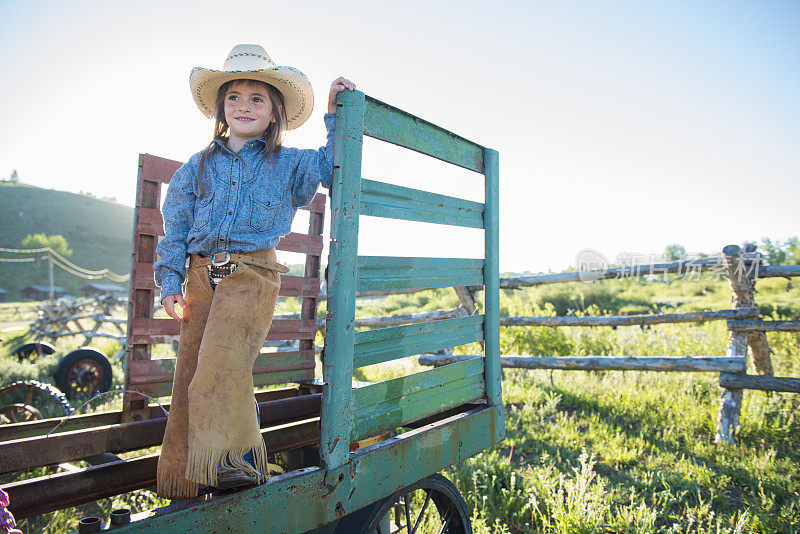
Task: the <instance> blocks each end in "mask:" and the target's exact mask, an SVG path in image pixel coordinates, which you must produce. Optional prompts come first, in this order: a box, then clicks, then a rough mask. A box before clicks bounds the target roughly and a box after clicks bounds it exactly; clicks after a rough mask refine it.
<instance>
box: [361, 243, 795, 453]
mask: <svg viewBox="0 0 800 534" xmlns="http://www.w3.org/2000/svg"><path fill="white" fill-rule="evenodd" d="M760 262H761V256H760V254H757V253H755V247H754V246H752V245H745V247H744V248H741V247H738V246H736V245H729V246H727V247H725V248H724V249H723V254H722V255H721V256H720V257H717V258H702V259H699V260H691V261H689V260H687V261H677V262H670V263H660V264H650V265H636V266H626V267H619V268H610V269H604V270H593V271H573V272H566V273H557V274H543V275H534V276H521V277H515V278H503V279H501V281H500V287H501V288H503V289H520V288H523V287H530V286H539V285H545V284H556V283H565V282H587V281H594V280H603V279H612V278H626V277H633V276H642V275H662V274H679V275H680V274H682V273H683V274H687V273H694V272H696V273H701V272H703V271H712V270H716V271H720V273H724V274H725V275H727V277H728V279H729V281H730V288H731V293H732V295H733V308H732V309H729V310H716V311H700V312H689V313H666V314H657V315H656V314H649V315H625V316H604V317H501V318H500V325H501V326H534V327H536V326H538V327H541V326H549V327H558V326H626V325H652V324H663V323H689V322H691V323H699V322H705V321H718V320H725V321H727V327H728V330H729V340H728V349H727V354H726V355H725V356H704V355H703V356H700V355H698V356H696V357H691V358H675V357H595V356H586V357H536V356H502V357H501V358H500V362H501V366H502V367H512V368H524V369H562V370H580V371H588V370H623V371H665V372H670V371H673V372H674V371H691V372H715V373H719V385H720V388H721V393H720V401H719V412H718V417H717V431H716V441H717V442H718V443H733V442H734V440H735V437H736V429H737V427H738V424H739V414H740V412H741V406H742V399H743V390H745V389H759V390H765V391H781V392H794V393H800V379H798V378H788V377H775V376H772V375H773V368H772V361H771V357H770V349H769V345H768V344H767V339H766V334H765V332H798V331H800V321H764V320H761V318H760V314H759V309H758V307H757V306H756V303H755V298H754V284H755V280H756V279H758V278H771V277H785V278H787V279H788V278H790V277H793V276H800V265H788V266H784V265H781V266H762V265H760ZM478 289H480V288H476V287H462V288H458V290H457V291H456V292H457V294H458V296H459V299H460V301H461V304H462V308H460V310H461V313H464V314H472V313H475V311H474V310H475V291H476V290H478ZM457 310H459V308H457V309H455V310H438V311H437V312H426V313H427V314H432V313H457ZM415 315H423V314H415ZM408 318H410V319H415V318H414V317H408ZM377 319H378V318H371V320H370V321H368V322H369V323H370V325H371V324H372V323H373V322H376V320H377ZM386 319H387V320H393V318H386ZM365 326H366V325H365ZM748 354H749V357H750V359H751V361H752V362H753V367H754V369H755V371H756V373H757V374H755V375H748V374H747V371H746V370H747V359H748ZM474 357H475V356H457V355H455V356H454V355H447V354H445V355H442V354H425V355H422V356H421V357H420V359H419V361H420V363H421V364H423V365H433V366H437V365H445V364H448V363H454V362H456V361H462V360H466V359H470V358H474Z"/></svg>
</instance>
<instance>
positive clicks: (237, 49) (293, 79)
mask: <svg viewBox="0 0 800 534" xmlns="http://www.w3.org/2000/svg"><path fill="white" fill-rule="evenodd" d="M241 79H246V80H258V81H260V82H264V83H268V84H270V85H271V86H273V87H275V88H276V89H277V90H278V91H280V92H281V93H282V94H283V99H284V101H285V103H286V118H287V119H288V120H289V124H288V126H287V127H288V129H290V130H293V129H295V128H297V127H298V126H300V125H301V124H303V123H304V122H305V121H306V119H308V117H309V116H310V115H311V110H312V109H313V108H314V90H313V89H312V88H311V83H310V82H309V81H308V78H306V75H305V74H303V73H302V72H300V71H299V70H297V69H295V68H292V67H280V66H276V65H275V62H274V61H272V59H271V58H270V57H269V55H267V52H266V50H264V48H262V47H261V46H259V45H252V44H241V45H236V46H234V47H233V50H231V53H230V54H228V57H227V58H226V59H225V64H224V65H223V66H222V70H212V69H204V68H202V67H195V68H193V69H192V72H191V74H190V75H189V87H190V89H191V90H192V96H193V97H194V102H195V104H197V107H198V108H200V111H202V112H203V114H204V115H205V116H206V117H208V118H211V117H212V116H213V114H214V103H215V102H216V100H217V92H218V91H219V88H220V87H221V86H222V84H224V83H226V82H229V81H231V80H241Z"/></svg>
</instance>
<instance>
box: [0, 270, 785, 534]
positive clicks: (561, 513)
mask: <svg viewBox="0 0 800 534" xmlns="http://www.w3.org/2000/svg"><path fill="white" fill-rule="evenodd" d="M553 288H556V289H553ZM681 289H683V292H681ZM758 290H759V293H758V295H757V297H756V298H757V300H758V302H759V304H760V305H761V307H762V311H765V312H768V313H770V314H774V315H773V316H774V317H775V318H778V317H783V318H796V317H797V316H798V303H800V299H798V297H800V292H799V290H798V289H797V288H795V287H790V288H788V290H787V286H786V282H785V281H782V280H763V281H761V282H759V285H758ZM556 297H558V298H556ZM559 299H560V300H559ZM559 302H560V303H561V304H559ZM650 302H661V303H670V304H669V306H666V305H665V306H662V307H661V309H664V310H668V311H690V310H696V309H720V308H728V307H730V293H729V290H728V288H727V283H726V282H725V281H715V280H702V281H699V282H683V283H682V284H681V282H671V283H666V284H644V283H640V282H638V281H635V280H621V281H616V280H615V281H607V282H604V283H603V284H589V285H578V284H563V285H561V286H551V287H550V288H530V289H526V290H523V291H516V292H512V291H504V292H502V295H501V307H502V312H501V313H502V314H503V315H506V314H509V315H542V314H551V315H552V314H555V313H556V312H557V311H558V306H559V305H564V306H568V308H569V310H572V311H571V313H575V314H588V315H599V314H604V313H605V314H608V313H614V314H616V313H625V312H626V311H630V310H637V309H639V308H638V307H639V306H642V305H644V306H649V304H642V303H650ZM457 305H458V300H457V298H456V297H455V295H454V294H453V292H452V291H451V290H432V291H426V292H422V293H417V294H410V295H392V296H389V297H384V298H375V299H363V300H360V301H359V306H358V310H357V315H358V316H378V315H387V314H403V313H413V312H419V311H425V310H431V309H439V308H447V307H455V306H457ZM479 305H480V303H479ZM655 309H656V308H655V307H647V308H646V310H655ZM3 310H4V308H2V307H0V314H2V313H3ZM298 310H299V302H298V301H297V300H296V299H288V300H287V301H285V302H283V303H282V304H281V307H280V309H279V310H278V311H279V312H282V313H289V312H296V311H298ZM569 310H568V311H569ZM9 313H10V312H9ZM323 313H324V311H323ZM727 336H728V332H727V330H726V328H725V323H724V322H722V321H717V322H709V323H704V324H700V325H694V324H665V325H656V326H653V327H648V328H639V327H619V328H616V329H614V328H610V327H602V328H588V327H573V328H558V329H554V328H526V327H513V328H503V329H501V352H502V353H504V354H537V355H562V356H564V355H582V354H585V355H588V354H595V355H615V356H622V355H639V356H655V355H665V356H696V355H723V354H724V353H725V349H726V343H727ZM767 337H768V341H769V343H770V346H771V348H772V350H773V353H774V354H773V355H772V359H773V364H774V367H775V369H776V374H778V375H781V376H795V377H796V376H800V334H796V333H768V334H767ZM318 343H321V339H318ZM110 349H111V347H109V350H110ZM479 350H480V348H479V346H478V345H477V344H472V345H469V346H464V347H458V348H456V353H477V352H479ZM4 366H5V367H4ZM26 366H28V367H26ZM424 369H425V368H424V367H422V366H420V365H419V363H418V362H417V360H416V358H413V357H411V358H403V359H401V360H398V361H396V362H391V363H388V364H380V365H375V366H369V367H365V368H362V369H358V370H356V372H355V377H356V378H357V379H360V380H367V381H382V380H388V379H391V378H395V377H398V376H404V375H408V374H411V373H415V372H419V371H422V370H424ZM47 370H48V368H47V365H46V364H44V363H39V364H37V365H31V364H19V363H17V362H9V361H8V357H7V352H2V353H0V373H2V375H3V376H5V375H6V373H10V374H15V375H16V376H22V375H24V374H25V373H27V375H25V376H28V375H31V376H34V375H36V373H42V374H46V373H47ZM120 377H121V375H120ZM45 378H46V377H45ZM117 378H118V377H116V376H115V379H117ZM116 386H117V384H115V387H116ZM718 395H719V388H718V386H717V384H716V383H715V375H714V374H713V373H655V372H650V373H637V372H616V371H614V372H582V371H552V372H550V371H524V370H510V369H507V370H505V371H504V381H503V396H504V402H505V404H506V408H507V410H506V432H507V439H506V440H505V441H504V442H503V443H501V444H500V445H498V446H497V447H495V448H494V449H492V450H488V451H484V452H482V453H480V454H478V455H476V456H475V457H473V458H470V459H469V460H467V461H465V462H462V463H461V464H460V465H456V466H453V467H452V468H450V469H447V470H446V471H445V474H446V475H447V476H448V477H450V478H451V480H453V481H454V482H455V483H456V485H457V486H458V487H459V489H460V491H461V492H462V493H463V494H464V496H465V498H466V500H467V502H468V504H469V506H470V511H471V514H472V517H473V529H474V532H475V533H476V534H487V533H503V532H506V533H514V534H518V533H520V534H521V533H527V532H559V533H590V532H591V533H594V532H597V533H600V532H632V533H633V532H665V533H678V532H681V533H682V532H702V533H706V532H709V533H711V532H713V533H737V532H764V533H767V532H785V533H790V532H798V531H800V398H798V396H797V395H789V394H779V393H772V394H770V393H764V392H757V391H747V392H745V396H744V403H743V409H742V415H741V422H740V427H739V435H738V439H737V444H736V445H735V446H723V445H716V444H715V443H714V435H715V429H716V416H717V403H718ZM97 402H102V403H103V404H102V406H101V407H102V408H103V409H111V408H114V407H116V408H118V403H119V399H118V397H115V398H112V399H106V400H102V401H97ZM92 408H93V409H99V408H100V407H98V406H93V407H92ZM48 472H49V471H48ZM40 474H41V473H40ZM162 504H164V502H162V501H160V500H158V499H157V498H156V497H154V495H153V494H152V493H150V492H147V491H145V490H142V491H139V492H134V493H133V494H126V495H125V496H119V497H116V498H114V499H104V500H103V501H98V503H97V504H95V505H87V506H89V508H90V509H87V508H86V507H83V508H81V509H71V510H67V511H62V512H59V513H58V514H46V515H44V516H41V517H39V518H36V519H35V520H33V521H31V522H30V524H27V525H28V527H29V531H30V532H48V533H50V532H66V531H68V530H69V529H70V528H74V527H75V521H76V519H75V518H76V517H80V516H81V515H83V514H86V513H88V512H92V513H98V512H103V513H106V514H107V511H108V510H110V509H112V508H113V507H119V506H123V505H124V506H126V507H130V508H132V509H133V510H134V512H137V511H143V510H145V509H148V508H152V507H155V506H159V505H162ZM93 506H94V508H92V507H93ZM48 521H52V523H51V524H50V526H49V527H47V528H45V525H46V524H47V522H48ZM22 530H23V532H25V527H24V526H23V529H22Z"/></svg>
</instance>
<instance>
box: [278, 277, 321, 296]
mask: <svg viewBox="0 0 800 534" xmlns="http://www.w3.org/2000/svg"><path fill="white" fill-rule="evenodd" d="M278 295H280V296H281V297H314V298H316V297H317V296H319V278H316V277H313V278H312V277H303V276H287V275H281V290H280V292H279V293H278Z"/></svg>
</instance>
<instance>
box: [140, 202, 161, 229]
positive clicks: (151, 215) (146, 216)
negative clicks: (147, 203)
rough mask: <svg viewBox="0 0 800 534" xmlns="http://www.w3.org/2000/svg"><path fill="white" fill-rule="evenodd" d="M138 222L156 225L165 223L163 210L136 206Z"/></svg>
mask: <svg viewBox="0 0 800 534" xmlns="http://www.w3.org/2000/svg"><path fill="white" fill-rule="evenodd" d="M136 222H137V223H141V224H151V225H155V226H163V225H164V217H163V216H162V215H161V211H159V210H157V209H153V208H142V207H138V208H136Z"/></svg>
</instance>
